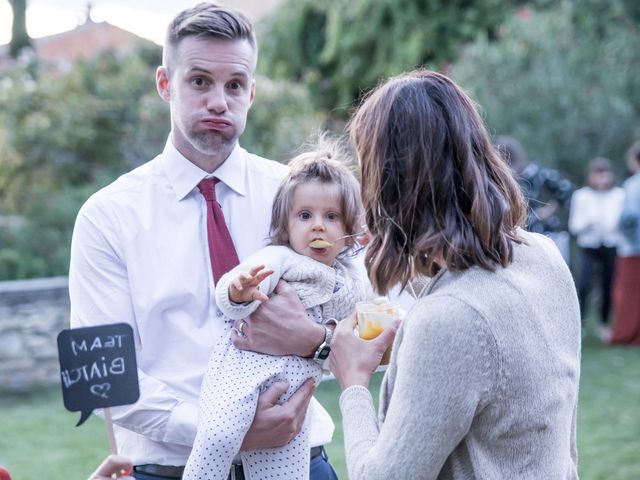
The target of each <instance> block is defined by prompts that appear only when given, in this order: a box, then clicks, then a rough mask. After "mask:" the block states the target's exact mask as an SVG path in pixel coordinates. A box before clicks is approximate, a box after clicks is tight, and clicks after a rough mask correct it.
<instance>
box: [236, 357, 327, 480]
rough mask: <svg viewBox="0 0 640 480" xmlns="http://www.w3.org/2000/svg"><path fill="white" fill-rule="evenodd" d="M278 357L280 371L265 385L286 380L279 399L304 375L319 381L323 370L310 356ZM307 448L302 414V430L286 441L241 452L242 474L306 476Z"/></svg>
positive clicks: (251, 479) (253, 479)
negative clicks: (286, 384) (285, 442)
mask: <svg viewBox="0 0 640 480" xmlns="http://www.w3.org/2000/svg"><path fill="white" fill-rule="evenodd" d="M279 358H280V359H281V360H282V362H283V363H282V371H281V373H280V374H279V375H277V376H274V377H273V378H271V379H269V381H268V382H267V383H266V384H265V385H264V388H268V387H269V385H271V384H272V383H273V382H275V381H278V380H282V379H285V380H287V382H289V388H288V389H287V391H286V392H285V393H284V394H283V395H282V397H281V398H280V403H282V402H286V401H287V400H288V399H289V398H290V397H291V395H293V393H295V392H296V391H297V390H298V388H299V387H300V386H301V385H302V384H303V383H304V382H305V381H306V380H307V379H309V378H314V379H315V381H316V383H318V382H319V381H320V378H321V376H322V370H321V368H320V366H319V365H318V364H317V363H315V362H314V361H313V360H308V359H303V358H299V357H293V356H288V357H279ZM309 452H310V446H309V422H308V419H307V418H305V422H304V425H303V427H302V430H301V431H300V433H299V434H298V435H296V437H295V438H294V439H293V440H291V441H290V442H289V443H288V444H287V445H284V446H283V447H279V448H270V449H264V450H250V451H243V452H241V457H242V464H243V469H244V474H245V478H246V479H247V480H261V479H268V478H287V479H292V480H306V479H308V478H309V462H310V458H309Z"/></svg>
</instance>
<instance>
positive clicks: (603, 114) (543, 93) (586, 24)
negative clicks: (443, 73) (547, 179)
mask: <svg viewBox="0 0 640 480" xmlns="http://www.w3.org/2000/svg"><path fill="white" fill-rule="evenodd" d="M577 8H579V5H577V4H574V3H573V2H563V3H562V4H561V5H559V6H557V7H555V8H554V9H551V10H549V11H545V12H538V13H535V12H533V11H530V12H528V14H525V15H520V16H516V17H514V18H512V19H510V20H509V21H508V22H507V23H506V24H505V25H504V27H503V28H502V29H501V31H500V40H499V41H497V42H489V41H488V40H487V39H486V38H482V37H480V38H479V39H478V40H477V41H476V42H475V43H474V44H473V45H472V46H470V47H469V48H467V49H466V51H465V53H464V55H462V56H461V58H460V59H459V61H457V62H456V63H455V65H454V66H453V68H452V70H451V73H452V76H453V77H454V78H455V79H456V81H458V82H459V83H460V84H461V85H463V86H464V87H465V88H466V89H467V90H468V91H469V92H470V93H471V95H472V96H473V97H474V98H475V99H476V100H477V101H478V102H479V104H480V105H481V107H482V109H483V112H484V115H485V117H486V120H487V123H488V125H489V127H490V129H491V131H492V133H494V134H496V135H499V134H509V135H512V136H514V137H516V138H518V139H519V140H520V141H521V142H522V143H523V145H524V146H525V148H526V150H527V152H528V155H529V157H530V158H531V159H532V160H535V161H538V162H541V163H543V164H547V165H550V166H553V167H556V168H558V169H560V170H562V171H565V172H567V173H569V174H570V175H571V177H572V178H573V180H574V181H575V182H576V183H582V181H583V178H584V166H585V164H586V163H587V162H588V161H589V160H590V159H591V158H593V157H595V156H605V157H608V158H610V159H611V160H613V162H614V164H616V165H617V169H618V173H619V174H620V176H623V175H624V173H625V169H624V162H623V158H624V151H625V150H626V149H627V148H628V146H629V145H630V144H631V142H632V141H633V140H636V139H638V138H640V82H638V65H640V49H639V48H638V45H640V31H639V30H638V29H637V28H636V27H635V26H634V25H630V24H629V22H628V18H629V17H628V16H626V15H623V16H617V17H614V16H610V17H609V20H608V22H607V23H600V22H591V21H581V20H578V19H579V18H581V17H584V16H587V17H589V15H588V14H587V12H585V11H576V9H577ZM580 8H582V7H580ZM589 18H590V17H589Z"/></svg>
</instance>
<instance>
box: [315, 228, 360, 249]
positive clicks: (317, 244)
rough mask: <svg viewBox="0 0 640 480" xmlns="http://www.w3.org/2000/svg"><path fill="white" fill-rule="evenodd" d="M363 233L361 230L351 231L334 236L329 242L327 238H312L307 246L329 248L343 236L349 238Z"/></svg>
mask: <svg viewBox="0 0 640 480" xmlns="http://www.w3.org/2000/svg"><path fill="white" fill-rule="evenodd" d="M364 233H365V232H364V231H362V232H357V233H352V234H351V235H343V236H342V237H338V238H335V239H334V240H333V242H330V241H329V240H314V241H312V242H310V243H309V246H310V247H313V248H330V247H333V246H334V245H335V244H336V243H337V242H338V240H343V239H345V238H350V237H358V236H360V235H363V234H364Z"/></svg>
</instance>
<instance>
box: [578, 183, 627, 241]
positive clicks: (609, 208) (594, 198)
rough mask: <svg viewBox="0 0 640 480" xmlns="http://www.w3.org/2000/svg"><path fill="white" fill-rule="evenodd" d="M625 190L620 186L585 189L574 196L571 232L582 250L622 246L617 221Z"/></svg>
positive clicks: (581, 189) (579, 190)
mask: <svg viewBox="0 0 640 480" xmlns="http://www.w3.org/2000/svg"><path fill="white" fill-rule="evenodd" d="M623 202H624V191H623V190H622V188H620V187H613V188H610V189H609V190H595V189H593V188H591V187H582V188H580V189H578V190H576V191H575V192H574V193H573V196H572V197H571V208H570V210H569V231H570V232H571V233H572V234H573V235H575V236H576V243H577V244H578V246H580V247H582V248H599V247H600V246H605V247H617V246H618V244H619V243H620V240H621V238H620V231H619V230H618V221H619V219H620V213H621V212H622V204H623Z"/></svg>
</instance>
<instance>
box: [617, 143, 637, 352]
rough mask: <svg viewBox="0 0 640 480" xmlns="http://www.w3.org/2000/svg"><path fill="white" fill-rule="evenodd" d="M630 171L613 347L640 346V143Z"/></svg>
mask: <svg viewBox="0 0 640 480" xmlns="http://www.w3.org/2000/svg"><path fill="white" fill-rule="evenodd" d="M627 167H628V168H629V171H630V172H631V176H630V177H629V178H628V179H627V180H626V181H625V182H624V185H623V188H624V203H623V205H622V212H621V214H620V223H619V228H620V233H621V236H622V239H621V243H620V245H619V247H618V260H617V263H616V269H615V270H616V273H615V280H614V282H613V310H614V313H615V322H614V329H613V334H612V336H611V343H616V344H620V345H640V295H638V279H639V278H640V141H637V142H635V143H634V144H633V145H631V147H630V148H629V150H628V152H627Z"/></svg>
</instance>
